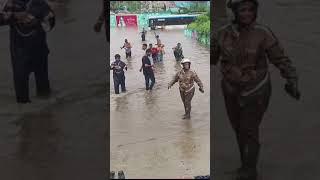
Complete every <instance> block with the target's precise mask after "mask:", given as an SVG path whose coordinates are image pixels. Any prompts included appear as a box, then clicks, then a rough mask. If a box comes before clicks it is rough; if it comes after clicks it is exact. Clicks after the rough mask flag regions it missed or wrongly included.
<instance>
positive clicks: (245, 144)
mask: <svg viewBox="0 0 320 180" xmlns="http://www.w3.org/2000/svg"><path fill="white" fill-rule="evenodd" d="M228 7H229V8H231V10H232V12H233V14H234V17H235V19H234V20H233V21H232V22H231V23H230V24H229V25H226V26H224V27H223V28H221V29H220V30H218V32H217V33H216V34H213V40H212V44H211V45H212V46H211V49H212V50H213V52H212V54H213V61H212V64H213V65H216V64H217V63H218V62H219V61H220V64H221V66H220V67H221V68H220V69H221V72H222V75H223V79H222V81H221V87H222V90H223V94H224V99H225V104H226V109H227V114H228V117H229V120H230V122H231V125H232V128H233V130H234V132H235V135H236V138H237V142H238V146H239V150H240V158H241V167H240V168H238V169H237V170H236V173H235V179H236V180H256V179H257V177H258V172H257V163H258V157H259V152H260V140H259V125H260V123H261V121H262V119H263V116H264V113H265V111H266V110H267V107H268V104H269V100H270V97H271V91H272V88H271V80H270V74H269V66H268V64H269V62H271V63H272V64H274V65H275V66H276V67H277V68H278V69H280V72H281V76H282V77H283V78H285V79H286V80H287V83H286V84H285V90H286V91H287V93H289V95H290V96H292V97H293V98H295V99H297V100H298V99H299V98H300V92H299V90H298V75H297V72H296V68H294V67H293V65H292V62H291V60H290V59H289V58H288V56H287V55H286V54H285V53H284V49H283V47H282V45H281V44H280V42H279V40H278V38H277V37H276V36H275V35H274V33H273V32H272V31H271V30H270V28H269V27H267V26H264V25H261V24H258V23H256V18H257V11H258V1H257V0H230V1H229V2H228ZM249 42H250V43H249ZM268 60H269V62H268Z"/></svg>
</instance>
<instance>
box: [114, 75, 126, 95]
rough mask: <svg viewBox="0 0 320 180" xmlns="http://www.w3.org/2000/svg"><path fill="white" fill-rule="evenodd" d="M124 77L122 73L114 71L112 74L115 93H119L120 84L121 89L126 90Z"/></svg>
mask: <svg viewBox="0 0 320 180" xmlns="http://www.w3.org/2000/svg"><path fill="white" fill-rule="evenodd" d="M125 81H126V77H125V76H124V74H120V75H117V74H116V73H114V74H113V83H114V91H115V93H116V94H119V93H120V92H119V86H121V91H122V92H125V91H126V83H125Z"/></svg>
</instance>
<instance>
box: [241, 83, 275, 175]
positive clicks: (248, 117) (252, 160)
mask: <svg viewBox="0 0 320 180" xmlns="http://www.w3.org/2000/svg"><path fill="white" fill-rule="evenodd" d="M270 97H271V83H270V82H268V83H267V84H265V85H264V87H262V88H261V89H260V90H258V91H257V92H255V93H254V94H253V95H249V96H248V97H246V98H247V99H246V100H245V101H247V103H246V104H245V106H244V107H243V108H242V110H241V112H240V131H239V134H240V138H239V139H240V141H241V143H242V144H244V145H245V147H244V151H245V154H246V155H245V160H244V163H245V167H246V173H245V177H246V178H248V179H250V180H251V179H252V180H255V179H256V178H257V176H258V172H257V163H258V158H259V152H260V140H259V125H260V123H261V121H262V119H263V115H264V113H265V111H266V109H267V107H268V104H269V100H270Z"/></svg>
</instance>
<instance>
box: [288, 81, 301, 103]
mask: <svg viewBox="0 0 320 180" xmlns="http://www.w3.org/2000/svg"><path fill="white" fill-rule="evenodd" d="M284 89H285V91H286V92H287V93H288V94H289V95H290V96H291V97H292V98H294V99H296V100H299V99H300V97H301V94H300V91H299V90H298V82H297V80H288V81H287V83H286V84H285V86H284Z"/></svg>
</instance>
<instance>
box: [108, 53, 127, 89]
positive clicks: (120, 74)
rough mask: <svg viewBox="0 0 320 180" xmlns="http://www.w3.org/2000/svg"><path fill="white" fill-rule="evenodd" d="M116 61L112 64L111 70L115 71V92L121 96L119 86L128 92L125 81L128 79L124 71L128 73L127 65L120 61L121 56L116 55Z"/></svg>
mask: <svg viewBox="0 0 320 180" xmlns="http://www.w3.org/2000/svg"><path fill="white" fill-rule="evenodd" d="M114 57H115V61H114V62H112V64H111V67H110V69H112V70H113V83H114V90H115V93H116V94H119V86H121V91H122V92H125V91H126V84H125V80H126V77H125V75H124V69H125V70H126V71H127V70H128V68H127V65H126V63H124V62H123V61H121V60H120V58H121V57H120V55H119V54H116V55H115V56H114Z"/></svg>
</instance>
